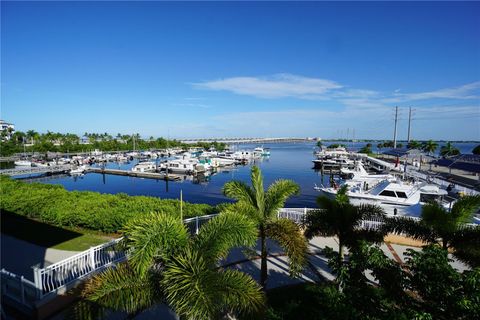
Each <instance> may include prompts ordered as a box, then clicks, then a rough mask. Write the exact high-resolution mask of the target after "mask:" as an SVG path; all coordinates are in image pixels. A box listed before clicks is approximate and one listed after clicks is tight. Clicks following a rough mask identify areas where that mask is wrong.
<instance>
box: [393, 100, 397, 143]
mask: <svg viewBox="0 0 480 320" xmlns="http://www.w3.org/2000/svg"><path fill="white" fill-rule="evenodd" d="M397 121H398V106H396V107H395V129H394V130H393V148H394V149H396V148H397Z"/></svg>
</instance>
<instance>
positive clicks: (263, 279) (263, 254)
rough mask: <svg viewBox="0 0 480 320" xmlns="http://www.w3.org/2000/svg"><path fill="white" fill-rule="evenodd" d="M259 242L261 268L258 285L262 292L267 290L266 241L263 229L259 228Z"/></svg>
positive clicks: (262, 227)
mask: <svg viewBox="0 0 480 320" xmlns="http://www.w3.org/2000/svg"><path fill="white" fill-rule="evenodd" d="M260 240H261V253H260V258H261V266H260V285H261V286H262V288H263V290H266V289H267V239H266V236H265V227H264V226H261V227H260Z"/></svg>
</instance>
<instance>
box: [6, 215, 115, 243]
mask: <svg viewBox="0 0 480 320" xmlns="http://www.w3.org/2000/svg"><path fill="white" fill-rule="evenodd" d="M1 232H2V234H6V235H9V236H12V237H15V238H17V239H20V240H24V241H27V242H30V243H33V244H36V245H39V246H42V247H45V248H54V249H60V250H69V251H83V250H87V249H88V248H90V247H92V246H96V245H99V244H102V243H105V242H108V241H109V240H111V239H112V237H111V236H109V235H105V234H102V233H100V232H94V231H90V230H83V229H79V228H71V229H67V228H60V227H56V226H52V225H49V224H46V223H42V222H39V221H36V220H33V219H29V218H26V217H23V216H19V215H16V214H14V213H10V212H6V211H2V213H1Z"/></svg>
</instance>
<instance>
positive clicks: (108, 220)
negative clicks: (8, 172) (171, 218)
mask: <svg viewBox="0 0 480 320" xmlns="http://www.w3.org/2000/svg"><path fill="white" fill-rule="evenodd" d="M0 198H1V200H0V209H1V210H2V211H3V210H5V211H9V212H12V213H15V214H18V215H22V216H26V217H29V218H34V219H38V220H40V221H42V222H46V223H49V224H53V225H56V226H68V227H82V228H87V229H92V230H99V231H103V232H117V231H119V230H121V229H122V227H123V226H124V225H125V224H126V222H127V221H128V220H130V219H131V218H133V217H135V216H138V215H142V214H146V213H149V212H164V213H167V214H172V215H178V216H180V201H178V200H169V199H158V198H155V197H145V196H128V195H126V194H122V193H121V194H100V193H98V192H90V191H67V190H65V189H64V188H63V187H62V186H59V185H48V184H40V183H25V182H21V181H18V180H13V179H10V178H8V177H4V176H2V177H0ZM214 212H216V210H215V208H213V207H212V206H210V205H207V204H191V203H186V202H184V203H183V215H184V217H185V218H188V217H194V216H201V215H205V214H210V213H214Z"/></svg>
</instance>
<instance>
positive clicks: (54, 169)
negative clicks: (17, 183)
mask: <svg viewBox="0 0 480 320" xmlns="http://www.w3.org/2000/svg"><path fill="white" fill-rule="evenodd" d="M71 169H72V165H70V164H64V165H55V166H48V167H16V168H13V169H5V170H0V174H3V175H7V176H22V175H30V174H53V173H62V172H68V171H70V170H71Z"/></svg>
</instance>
